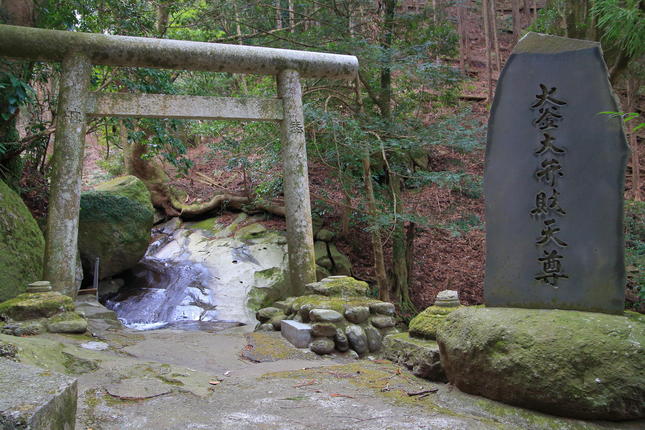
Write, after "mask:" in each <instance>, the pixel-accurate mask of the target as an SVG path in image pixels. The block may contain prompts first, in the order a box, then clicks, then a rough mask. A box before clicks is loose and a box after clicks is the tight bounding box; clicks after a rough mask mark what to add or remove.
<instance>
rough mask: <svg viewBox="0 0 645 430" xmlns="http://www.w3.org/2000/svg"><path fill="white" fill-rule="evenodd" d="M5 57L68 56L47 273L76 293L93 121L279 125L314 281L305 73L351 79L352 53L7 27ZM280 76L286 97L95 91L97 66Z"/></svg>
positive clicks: (299, 259) (299, 264)
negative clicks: (85, 167)
mask: <svg viewBox="0 0 645 430" xmlns="http://www.w3.org/2000/svg"><path fill="white" fill-rule="evenodd" d="M0 56H4V57H12V58H23V59H29V60H39V61H49V62H62V76H61V81H60V92H59V98H58V109H57V115H56V132H55V140H54V154H53V160H52V168H53V170H52V176H51V184H50V197H49V212H48V216H47V232H46V237H45V241H46V248H45V260H44V275H43V277H44V279H46V280H48V281H51V283H52V286H53V289H54V290H57V291H61V292H63V293H65V294H68V295H71V296H74V295H75V294H76V291H75V286H74V274H75V265H76V255H77V252H78V250H77V239H78V219H79V210H80V195H81V174H82V163H83V150H84V148H83V147H84V139H85V127H86V121H87V118H88V117H98V116H115V117H138V118H179V119H207V120H217V119H226V120H231V119H236V120H253V121H278V122H280V131H281V140H282V162H283V170H284V195H285V208H286V221H287V246H288V251H289V273H290V281H291V285H292V289H293V290H294V293H299V292H301V291H302V289H303V288H304V285H305V284H307V283H309V282H314V281H315V280H316V270H315V257H314V247H313V231H312V223H311V203H310V199H309V182H308V178H307V152H306V146H305V134H304V117H303V112H302V91H301V86H300V78H301V77H303V78H327V79H348V80H349V79H353V78H354V77H355V76H356V73H357V71H358V60H357V59H356V57H354V56H349V55H336V54H326V53H317V52H305V51H292V50H286V49H274V48H261V47H253V46H240V45H223V44H215V43H204V42H188V41H180V40H168V39H152V38H143V37H126V36H109V35H103V34H90V33H79V32H68V31H57V30H43V29H37V28H29V27H17V26H10V25H0ZM94 64H97V65H110V66H125V67H148V68H163V69H175V70H199V71H209V72H229V73H249V74H263V75H275V76H277V93H278V98H230V97H196V96H180V95H162V94H118V93H101V92H89V86H90V75H91V71H92V65H94Z"/></svg>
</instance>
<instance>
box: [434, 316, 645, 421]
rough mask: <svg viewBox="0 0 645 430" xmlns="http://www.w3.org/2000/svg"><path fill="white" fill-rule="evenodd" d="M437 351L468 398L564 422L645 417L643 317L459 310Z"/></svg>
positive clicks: (442, 328)
mask: <svg viewBox="0 0 645 430" xmlns="http://www.w3.org/2000/svg"><path fill="white" fill-rule="evenodd" d="M437 343H438V344H439V348H440V354H441V364H442V366H443V368H444V371H445V372H446V375H447V377H448V380H449V381H450V382H451V383H452V384H454V385H455V386H456V387H457V388H459V389H460V390H462V391H464V392H467V393H470V394H478V395H482V396H484V397H488V398H490V399H493V400H497V401H501V402H504V403H508V404H511V405H515V406H521V407H525V408H528V409H535V410H539V411H542V412H546V413H550V414H554V415H560V416H564V417H572V418H579V419H602V420H615V421H618V420H629V419H638V418H643V417H645V361H644V360H643V357H644V356H645V354H644V351H643V348H644V346H645V316H643V315H640V314H636V313H633V312H627V313H625V315H624V316H618V315H606V314H600V313H591V312H577V311H562V310H542V309H516V308H462V309H458V310H456V311H455V312H452V313H451V314H450V315H449V316H448V317H447V319H446V323H445V324H442V325H441V326H440V327H439V329H438V331H437Z"/></svg>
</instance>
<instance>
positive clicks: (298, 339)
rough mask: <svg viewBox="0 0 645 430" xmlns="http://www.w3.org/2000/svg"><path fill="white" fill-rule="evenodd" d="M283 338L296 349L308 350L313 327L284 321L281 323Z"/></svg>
mask: <svg viewBox="0 0 645 430" xmlns="http://www.w3.org/2000/svg"><path fill="white" fill-rule="evenodd" d="M280 324H281V325H280V331H281V333H282V336H283V337H284V338H285V339H287V340H288V341H289V342H291V343H292V344H293V345H294V346H295V347H296V348H306V347H307V346H309V343H310V342H311V325H310V324H304V323H301V322H298V321H291V320H282V322H281V323H280Z"/></svg>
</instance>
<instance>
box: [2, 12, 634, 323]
mask: <svg viewBox="0 0 645 430" xmlns="http://www.w3.org/2000/svg"><path fill="white" fill-rule="evenodd" d="M0 23H6V24H13V25H25V26H34V27H41V28H50V29H59V30H70V31H85V32H93V33H105V34H119V35H131V36H145V37H160V38H170V39H182V40H193V41H202V42H217V43H234V44H244V45H256V46H267V47H275V48H287V49H299V50H308V51H322V52H334V53H340V54H351V55H356V56H357V57H358V59H359V62H360V73H359V76H358V78H357V79H356V80H355V81H341V82H336V81H328V80H324V79H319V80H304V81H303V101H304V106H305V120H306V130H305V131H306V136H307V144H308V155H309V163H310V164H309V176H310V182H311V197H312V205H313V216H314V221H315V223H317V224H319V225H324V226H326V227H327V228H329V229H331V230H333V231H335V232H336V233H337V243H338V246H339V248H340V249H341V250H342V251H343V252H345V253H346V254H348V255H349V256H350V259H351V260H352V263H353V275H354V276H356V277H357V278H360V279H364V280H368V281H370V284H371V285H373V287H374V288H373V293H374V295H378V296H380V297H381V298H383V299H389V300H392V301H394V302H396V303H398V304H399V306H400V310H401V312H402V314H403V315H407V316H411V315H413V314H414V313H416V311H417V310H421V309H423V308H425V307H426V306H428V305H430V304H431V303H432V302H433V300H434V297H435V295H436V294H437V292H439V291H441V290H444V289H456V290H458V291H459V293H460V297H461V300H462V302H463V303H467V304H479V303H482V302H483V294H482V286H483V273H484V270H483V263H484V258H485V257H484V213H483V196H482V174H483V166H484V146H485V135H486V121H487V118H488V112H489V108H490V103H491V100H492V95H493V93H494V89H495V85H496V81H497V79H498V77H499V73H500V71H501V69H502V68H503V65H504V62H505V60H506V59H507V58H508V56H509V55H510V52H511V50H512V47H513V46H514V44H515V43H516V41H517V40H518V38H519V37H521V36H522V34H524V33H525V32H526V31H529V30H533V31H539V32H543V33H549V34H555V35H561V36H567V37H573V38H582V39H590V40H597V41H601V42H602V44H603V50H604V53H605V60H606V62H607V65H608V68H609V71H610V77H611V81H612V84H613V85H614V88H615V90H616V92H617V93H618V95H619V97H620V98H621V102H622V106H623V110H624V112H619V113H615V114H616V115H621V116H623V118H624V119H625V125H626V130H627V135H628V139H629V144H630V147H631V150H632V156H631V159H630V162H629V165H628V169H627V177H626V188H625V197H626V199H627V201H626V249H627V271H628V284H627V287H626V293H627V306H628V307H631V308H634V309H637V310H641V311H643V309H644V308H645V221H644V220H645V203H644V202H643V201H642V200H643V195H644V192H645V185H644V184H643V181H642V179H641V174H642V172H643V163H642V159H643V155H642V154H643V152H645V151H644V148H643V145H644V144H643V137H644V135H643V133H644V132H645V127H643V126H642V122H643V119H642V118H643V107H644V100H645V97H644V95H645V94H644V87H643V83H644V82H645V61H644V54H645V1H643V0H575V1H573V0H570V1H566V0H546V1H545V0H512V1H508V0H507V1H500V0H497V1H496V0H474V1H473V0H432V1H424V0H371V1H368V0H338V1H336V0H307V1H304V0H245V1H243V0H226V1H222V0H177V1H170V0H0ZM0 61H1V62H0V177H1V179H2V180H4V181H5V182H7V183H8V184H9V185H10V186H12V187H14V188H15V189H16V190H18V191H19V192H20V193H21V196H22V197H23V199H24V200H25V202H26V203H27V205H28V207H29V208H30V210H31V211H32V213H33V214H34V216H35V217H36V219H38V220H41V221H42V220H44V217H45V216H46V211H47V189H48V175H49V171H50V156H51V151H52V146H53V133H54V132H55V125H54V124H55V123H54V120H55V111H56V99H57V88H58V80H59V76H60V65H58V64H45V63H33V62H32V63H24V62H20V63H19V62H13V61H9V60H5V59H3V60H0ZM92 86H93V90H99V89H100V90H101V91H108V92H140V93H157V94H159V93H162V94H189V95H202V96H238V97H244V96H263V97H275V80H274V78H273V77H258V76H254V75H231V74H217V73H201V72H177V71H166V70H156V69H132V68H115V67H105V66H96V67H94V71H93V76H92ZM590 90H592V89H590ZM86 141H87V145H86V150H85V153H86V158H85V167H84V187H85V188H86V189H87V188H89V187H91V186H92V185H93V184H95V183H97V182H100V181H103V180H105V179H108V178H109V177H112V176H116V175H121V174H126V173H127V174H134V175H135V176H138V177H139V178H141V179H142V180H143V181H144V182H146V184H147V185H148V187H149V189H150V190H151V192H152V195H153V201H154V203H155V206H157V207H158V208H160V209H161V210H162V211H163V212H164V213H165V214H166V215H168V216H172V215H178V214H180V213H181V214H182V217H183V218H192V219H198V218H199V217H205V216H209V215H210V216H212V215H213V214H223V216H231V215H230V212H228V211H227V210H237V211H239V210H244V211H247V212H254V213H256V212H261V213H266V214H267V216H266V224H267V225H270V226H271V227H272V228H284V219H283V218H282V216H281V215H282V213H283V212H282V200H281V192H282V182H281V181H282V178H281V174H280V173H281V172H280V167H279V166H280V140H279V130H278V127H277V125H276V124H272V123H239V122H227V121H217V122H214V121H180V120H152V119H139V120H134V119H127V120H119V119H115V118H103V119H97V120H93V121H92V122H91V123H90V126H89V127H88V135H87V138H86ZM227 214H229V215H227ZM41 225H44V222H41Z"/></svg>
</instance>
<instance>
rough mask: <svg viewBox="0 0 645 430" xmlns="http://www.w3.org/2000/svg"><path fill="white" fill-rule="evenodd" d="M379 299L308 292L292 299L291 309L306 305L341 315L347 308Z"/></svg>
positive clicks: (368, 303)
mask: <svg viewBox="0 0 645 430" xmlns="http://www.w3.org/2000/svg"><path fill="white" fill-rule="evenodd" d="M377 302H379V300H376V299H370V298H368V297H348V298H342V297H327V296H321V295H318V294H310V295H307V296H300V297H298V298H296V299H295V300H294V301H293V309H300V308H302V307H308V308H309V309H310V310H311V309H331V310H334V311H336V312H338V313H340V314H341V315H342V314H343V313H344V312H345V310H346V309H347V308H350V307H355V306H368V307H369V305H370V304H371V303H377Z"/></svg>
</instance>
